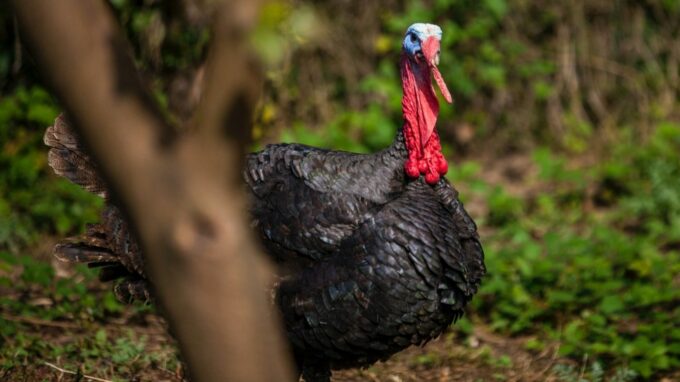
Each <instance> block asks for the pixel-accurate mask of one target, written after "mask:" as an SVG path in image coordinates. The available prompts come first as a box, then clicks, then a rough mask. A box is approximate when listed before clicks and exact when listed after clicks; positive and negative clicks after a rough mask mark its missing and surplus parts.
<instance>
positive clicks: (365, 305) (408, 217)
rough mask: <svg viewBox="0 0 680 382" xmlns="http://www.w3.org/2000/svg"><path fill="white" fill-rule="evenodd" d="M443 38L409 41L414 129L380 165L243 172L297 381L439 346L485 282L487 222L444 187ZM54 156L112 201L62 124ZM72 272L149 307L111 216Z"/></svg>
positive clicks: (328, 157) (405, 131)
mask: <svg viewBox="0 0 680 382" xmlns="http://www.w3.org/2000/svg"><path fill="white" fill-rule="evenodd" d="M441 35H442V32H441V29H440V28H439V27H438V26H436V25H433V24H423V23H417V24H413V25H411V26H410V27H409V28H408V30H407V31H406V35H405V38H404V41H403V49H402V54H401V59H400V69H401V80H402V87H403V99H402V109H403V115H404V123H403V126H402V128H401V129H400V130H399V131H398V133H397V136H396V138H395V140H394V142H393V143H392V145H391V146H389V147H388V148H386V149H384V150H382V151H380V152H377V153H373V154H355V153H349V152H342V151H332V150H325V149H320V148H315V147H310V146H306V145H302V144H276V145H269V146H267V147H266V148H265V149H264V150H262V151H260V152H256V153H252V154H249V155H248V157H247V159H246V165H245V169H244V178H245V183H246V184H247V190H248V192H249V194H250V196H251V198H250V199H251V216H252V221H253V224H252V225H253V227H254V230H255V232H256V234H257V235H258V236H259V237H260V239H261V240H262V243H263V245H264V247H265V250H266V252H267V254H268V255H269V256H270V257H271V258H272V259H274V260H275V262H276V263H277V264H279V265H280V267H279V269H280V281H279V282H278V283H277V285H276V286H275V290H274V296H275V297H274V303H275V304H276V306H277V307H278V309H279V310H280V312H281V316H282V317H283V320H284V323H285V330H286V333H287V338H288V340H289V341H290V344H291V348H292V349H293V353H294V357H295V361H296V363H297V366H298V370H299V372H300V373H301V375H302V377H303V378H304V380H306V381H307V382H317V381H319V382H320V381H329V380H330V376H331V370H332V369H342V368H349V367H362V366H367V365H370V364H372V363H374V362H376V361H379V360H384V359H386V358H388V357H390V356H391V355H392V354H394V353H396V352H399V351H401V350H402V349H404V348H406V347H408V346H411V345H422V344H424V343H426V342H427V341H429V340H431V339H433V338H435V337H437V336H439V335H440V334H441V333H442V332H443V331H444V330H445V329H446V328H447V327H448V326H449V325H450V324H451V323H452V322H453V321H454V320H456V319H457V318H459V317H460V316H461V315H462V314H463V308H464V307H465V305H466V304H467V303H468V302H469V301H470V299H471V298H472V296H473V295H474V294H475V293H476V291H477V289H478V287H479V285H480V282H481V279H482V277H483V276H484V274H485V271H486V269H485V266H484V254H483V251H482V247H481V244H480V241H479V236H478V234H477V227H476V225H475V223H474V221H473V220H472V219H471V218H470V216H469V215H468V214H467V212H466V211H465V210H464V208H463V205H462V204H461V203H460V201H459V200H458V193H457V191H456V190H455V189H454V188H453V187H452V186H451V185H450V184H449V182H448V181H447V180H446V179H445V178H444V177H443V175H444V174H445V173H446V172H447V168H448V167H447V162H446V160H445V159H444V157H443V156H442V153H441V146H440V140H439V135H438V134H437V131H436V130H435V123H436V120H437V115H438V112H439V103H438V100H437V98H436V95H435V92H434V87H433V85H432V80H433V79H434V82H435V83H436V84H437V86H438V87H439V89H440V91H441V93H442V96H443V97H444V99H446V101H447V102H449V103H450V102H451V95H450V93H449V91H448V89H447V88H446V85H445V83H444V80H443V78H442V76H441V74H440V72H439V70H438V68H437V65H438V64H439V54H440V49H439V47H440V40H441ZM45 143H46V144H47V146H49V147H50V148H51V149H50V151H49V157H48V160H49V164H50V166H51V167H52V168H53V169H54V171H55V172H56V173H57V174H59V175H62V176H64V177H66V178H68V179H69V180H71V181H73V182H74V183H76V184H79V185H81V186H83V187H84V188H85V189H87V190H88V191H90V192H94V193H97V194H99V195H101V196H102V197H104V198H105V199H106V198H108V195H107V191H106V187H105V185H104V183H103V182H102V180H101V179H100V178H99V176H98V175H97V168H96V165H95V164H94V163H93V162H92V161H91V160H90V158H89V157H88V156H87V155H86V154H85V153H84V151H83V149H82V147H81V146H80V144H79V143H78V141H77V139H76V138H75V137H74V135H73V134H72V133H71V131H70V130H69V128H68V125H67V123H66V121H65V119H64V118H63V117H59V118H58V119H57V120H56V121H55V124H54V126H51V127H50V128H48V130H47V132H46V134H45ZM54 253H55V256H56V257H57V258H59V259H61V260H63V261H67V262H83V263H88V264H90V265H91V266H94V267H99V268H100V269H101V272H100V278H101V279H102V280H104V281H107V280H117V281H116V284H115V287H114V291H115V293H116V296H117V297H118V298H119V299H121V300H123V301H131V300H143V301H149V300H150V299H152V295H151V293H150V292H149V287H148V286H149V285H148V281H147V279H146V275H145V271H144V260H143V257H142V253H141V251H140V249H139V247H138V245H137V242H136V240H135V239H134V237H133V236H132V234H131V232H130V231H129V230H128V225H127V224H126V222H125V221H124V219H123V218H122V216H121V213H120V211H119V210H118V209H117V208H116V207H115V206H114V205H113V204H111V203H110V202H108V199H107V203H106V206H105V208H104V210H103V212H102V217H101V222H100V223H98V224H93V225H90V226H89V227H88V229H87V232H86V233H85V234H84V235H82V236H80V237H76V238H70V239H66V240H65V241H64V242H62V243H59V244H58V245H57V246H56V247H55V249H54Z"/></svg>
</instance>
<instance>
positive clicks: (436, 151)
mask: <svg viewBox="0 0 680 382" xmlns="http://www.w3.org/2000/svg"><path fill="white" fill-rule="evenodd" d="M413 65H418V64H415V63H414V64H413ZM401 81H402V87H403V91H404V96H403V98H402V101H401V105H402V110H403V113H404V128H403V134H404V141H405V144H406V149H407V150H408V160H406V162H405V163H404V172H405V173H406V175H407V176H408V177H409V178H413V179H415V178H418V177H419V176H420V175H421V174H422V175H424V176H425V181H426V182H427V183H429V184H436V183H437V182H438V181H439V178H440V177H441V175H444V174H445V173H446V171H447V170H448V164H447V163H446V159H444V156H443V155H442V153H441V144H440V142H439V135H438V134H437V132H436V131H435V129H434V126H435V123H436V122H437V115H438V114H439V103H438V101H437V97H436V96H435V94H434V89H433V87H432V80H431V78H430V71H429V68H428V67H427V64H426V63H422V65H421V66H420V67H419V68H418V69H417V70H416V72H414V69H413V68H412V67H411V63H410V61H409V58H408V57H407V56H406V55H405V54H404V55H402V60H401Z"/></svg>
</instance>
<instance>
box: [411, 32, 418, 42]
mask: <svg viewBox="0 0 680 382" xmlns="http://www.w3.org/2000/svg"><path fill="white" fill-rule="evenodd" d="M416 41H418V37H416V35H415V34H413V33H411V42H416Z"/></svg>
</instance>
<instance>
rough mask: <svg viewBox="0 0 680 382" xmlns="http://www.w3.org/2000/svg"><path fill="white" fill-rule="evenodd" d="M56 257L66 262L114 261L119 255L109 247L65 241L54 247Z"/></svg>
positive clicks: (116, 260)
mask: <svg viewBox="0 0 680 382" xmlns="http://www.w3.org/2000/svg"><path fill="white" fill-rule="evenodd" d="M54 257H56V258H57V259H59V260H60V261H63V262H66V263H114V262H119V260H118V256H116V255H115V254H114V253H113V252H111V250H110V249H108V248H102V247H96V246H91V245H87V244H85V243H82V242H64V243H59V244H57V245H56V246H55V247H54Z"/></svg>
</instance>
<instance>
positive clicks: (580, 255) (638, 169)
mask: <svg viewBox="0 0 680 382" xmlns="http://www.w3.org/2000/svg"><path fill="white" fill-rule="evenodd" d="M614 151H615V152H616V154H615V155H613V156H612V157H611V159H609V160H608V161H606V162H603V163H601V164H599V165H598V166H597V167H596V168H591V169H587V170H586V169H582V170H580V171H577V170H566V169H565V167H564V166H565V163H564V161H563V160H562V159H560V158H558V157H556V156H555V155H553V154H551V153H550V152H549V151H547V150H545V149H541V150H538V151H536V153H535V155H534V161H535V165H536V166H537V167H538V168H539V178H540V179H541V180H542V181H543V182H545V183H546V184H547V186H548V187H547V188H548V189H549V190H550V191H548V192H541V193H539V194H537V195H535V196H532V197H530V198H526V199H519V198H513V197H511V196H508V195H507V194H506V193H504V192H503V191H502V189H499V188H497V187H496V188H492V187H487V188H482V189H481V193H482V195H483V197H484V198H486V199H487V201H488V204H489V211H490V212H489V215H488V216H487V217H486V219H485V221H484V222H482V224H483V225H487V226H493V227H495V229H494V232H493V234H491V235H489V236H488V237H485V238H483V239H484V242H485V249H486V261H487V267H488V269H489V275H488V277H487V278H486V280H485V282H484V284H483V286H482V289H481V291H480V294H479V296H478V298H477V299H476V300H473V301H474V302H473V304H474V305H475V307H476V309H477V310H478V312H479V314H481V315H482V316H483V317H485V319H487V320H489V323H490V324H491V326H492V327H493V328H495V329H496V330H498V331H501V332H506V333H526V332H539V333H541V332H542V333H545V334H547V335H548V336H551V337H553V338H554V339H555V340H558V341H560V342H561V347H560V353H561V354H563V355H567V356H573V357H577V358H578V357H580V356H581V355H584V354H586V355H590V356H591V357H593V358H597V359H600V360H602V362H603V364H605V363H606V364H607V365H621V366H626V367H629V368H630V369H631V370H633V371H635V372H636V373H637V374H639V375H641V376H643V377H645V378H647V377H649V376H650V375H652V374H653V373H654V372H657V371H662V370H670V369H673V368H677V367H680V348H678V346H677V343H678V340H679V339H680V338H679V337H678V335H679V334H680V332H678V330H677V329H676V326H677V321H678V318H679V317H680V310H679V308H678V304H677V302H678V301H680V290H679V289H678V288H677V285H676V284H675V283H677V275H678V274H679V272H680V251H678V249H677V248H678V244H680V236H678V220H679V219H680V204H678V203H677V201H678V200H680V199H679V198H680V184H679V183H678V180H679V179H680V125H675V124H661V125H659V126H658V128H657V129H656V130H655V132H654V135H653V136H652V137H651V139H650V140H649V142H648V143H647V144H645V145H642V146H640V145H637V146H636V145H634V144H633V142H630V143H629V144H626V145H622V146H620V147H617V148H616V149H615V150H614ZM617 166H621V167H623V168H625V171H623V170H622V171H619V170H612V169H613V168H615V167H617ZM453 176H454V178H457V180H458V181H463V180H464V178H463V177H461V176H460V173H458V172H454V174H453ZM589 184H590V185H595V187H600V188H601V189H600V191H599V192H600V193H602V192H607V193H609V194H610V196H609V199H608V200H607V204H608V208H606V209H602V210H601V211H598V213H597V214H593V213H590V212H589V211H586V210H585V209H584V207H583V206H584V204H585V203H586V202H587V198H588V196H587V192H588V190H589V189H590V188H592V187H590V186H589ZM613 184H616V186H615V187H614V188H613V189H606V187H613V186H611V185H613ZM617 190H621V191H617ZM478 191H479V190H478Z"/></svg>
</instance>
